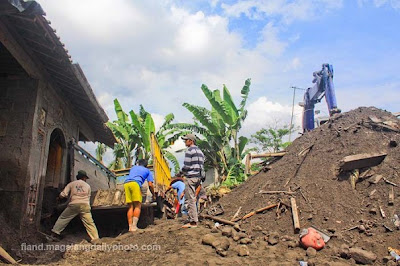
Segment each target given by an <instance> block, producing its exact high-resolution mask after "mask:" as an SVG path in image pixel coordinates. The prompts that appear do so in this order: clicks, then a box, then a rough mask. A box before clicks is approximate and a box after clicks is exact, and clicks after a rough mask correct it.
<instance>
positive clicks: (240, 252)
mask: <svg viewBox="0 0 400 266" xmlns="http://www.w3.org/2000/svg"><path fill="white" fill-rule="evenodd" d="M249 255H250V251H249V248H248V247H247V246H246V245H240V246H239V248H238V256H240V257H244V256H249Z"/></svg>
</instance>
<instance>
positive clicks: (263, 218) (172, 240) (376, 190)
mask: <svg viewBox="0 0 400 266" xmlns="http://www.w3.org/2000/svg"><path fill="white" fill-rule="evenodd" d="M376 118H378V119H380V120H381V122H376V121H377V120H376ZM373 121H375V122H373ZM399 124H400V123H399V120H398V118H396V117H394V116H393V115H392V114H391V113H389V112H385V111H383V110H380V109H376V108H373V107H369V108H366V107H361V108H358V109H355V110H352V111H350V112H347V113H343V114H338V115H335V116H334V117H333V118H331V119H330V120H329V122H327V123H326V124H324V125H322V126H321V127H319V128H317V129H315V130H314V131H312V132H309V133H306V134H304V135H303V136H300V137H299V138H297V139H296V140H295V141H294V142H293V144H292V145H291V146H290V147H289V148H288V150H287V154H286V155H285V156H284V157H283V158H282V159H281V160H279V161H277V162H275V163H274V164H272V165H271V170H269V171H267V172H260V173H259V174H257V175H255V176H252V177H250V178H249V180H248V181H247V182H245V183H244V184H242V185H241V186H239V187H237V188H235V189H233V190H232V192H230V193H229V194H227V195H225V196H224V197H222V198H221V200H220V201H219V202H218V203H219V204H221V205H222V207H223V209H224V213H223V214H222V215H221V216H218V217H221V218H224V219H227V220H230V219H231V218H232V216H233V215H234V214H235V213H236V212H237V210H238V209H239V208H240V207H241V211H240V214H239V217H242V216H244V215H245V214H247V213H249V212H251V211H254V210H257V209H259V208H262V207H265V206H268V205H270V204H274V203H279V202H281V203H280V208H279V211H277V208H273V209H271V210H269V211H265V212H263V213H258V214H255V215H253V216H252V217H250V218H248V219H245V220H240V221H238V224H239V225H240V228H241V229H242V232H237V230H234V229H233V228H232V227H230V226H217V227H216V224H215V222H213V221H210V220H202V221H201V223H200V226H199V227H198V228H192V229H181V225H182V223H181V222H182V221H181V220H164V219H156V220H155V224H154V225H149V226H147V227H146V228H145V229H142V230H140V231H139V232H135V233H133V234H132V233H125V234H124V230H125V231H126V228H124V227H125V226H124V223H123V222H120V223H119V224H120V225H119V226H118V228H115V227H114V228H113V229H112V230H108V231H107V228H109V227H111V225H109V224H107V225H103V226H102V225H99V229H100V230H99V231H100V236H102V239H101V243H98V245H91V244H90V243H89V242H87V240H82V239H85V238H86V239H87V235H86V234H85V232H84V230H83V227H82V225H81V224H79V221H78V224H77V225H76V226H75V227H74V228H75V229H70V230H69V231H67V236H66V237H65V239H63V240H62V241H61V242H56V243H47V242H46V240H45V239H44V237H40V236H37V235H36V236H35V237H32V238H31V239H26V238H25V239H20V238H17V237H14V236H16V235H18V234H17V232H15V231H13V230H12V228H8V227H7V226H0V233H1V236H2V238H1V239H0V244H1V245H2V246H3V248H5V249H6V250H7V251H9V252H10V254H11V255H13V256H14V258H16V259H21V263H27V264H51V265H76V264H81V265H89V264H105V265H117V264H118V265H120V264H124V263H129V264H132V263H133V264H139V265H145V264H146V265H148V264H150V265H159V264H166V265H170V264H176V265H221V264H245V265H254V264H262V265H265V264H268V265H299V261H307V262H308V265H354V264H356V263H364V264H373V265H396V264H395V262H394V260H393V259H391V258H390V257H388V250H387V248H388V247H393V248H399V247H400V234H399V232H400V231H399V230H397V229H396V228H395V226H394V224H393V221H392V217H393V216H394V214H395V213H397V214H399V210H398V206H399V204H400V198H399V187H398V186H393V185H391V184H389V183H388V182H391V183H393V184H399V185H400V177H399V175H400V164H399V162H400V147H399V144H400V130H399V128H400V127H399ZM377 152H379V153H382V152H384V153H387V155H386V157H385V159H384V160H383V162H381V163H380V164H379V165H376V166H373V167H366V168H363V169H360V178H359V180H358V182H357V184H356V189H355V190H354V189H353V188H352V186H351V183H350V181H349V173H347V172H345V173H341V174H339V173H338V165H339V161H340V160H341V159H343V157H345V156H348V155H354V154H359V153H377ZM376 175H382V176H383V178H382V179H381V180H380V181H379V182H378V183H376V184H373V183H371V182H370V181H371V180H372V179H373V178H374V177H376ZM384 179H385V180H387V181H388V182H385V180H384ZM392 189H393V191H394V203H393V204H389V192H390V191H391V190H392ZM261 190H264V191H272V190H274V191H276V190H280V191H290V192H293V194H291V195H287V194H282V193H281V194H263V193H260V191H261ZM290 197H294V198H295V199H296V202H297V207H298V211H299V218H300V225H301V228H307V227H309V226H316V227H317V228H319V229H322V230H324V231H326V232H328V233H329V234H330V235H331V239H330V240H329V242H328V243H327V245H326V246H325V248H324V249H322V250H320V251H318V252H316V251H315V250H306V249H304V248H302V247H300V246H299V235H298V233H295V232H294V229H293V220H292V214H291V210H290ZM285 204H286V205H287V206H286V205H285ZM381 209H382V211H383V212H384V214H385V217H383V216H382V214H381V211H380V210H381ZM205 212H207V210H205ZM0 218H1V217H0ZM112 219H115V220H118V221H125V217H124V216H123V215H122V216H121V217H109V221H110V220H112ZM95 220H96V218H95ZM0 224H3V222H2V220H0ZM217 225H218V224H217ZM350 228H353V229H351V230H348V229H350ZM121 231H122V234H120V232H121ZM24 241H26V242H29V243H36V244H38V245H41V244H42V243H43V244H42V245H43V246H46V245H47V244H51V246H49V247H51V248H53V249H54V248H56V249H61V250H57V251H54V250H52V251H50V250H46V251H44V250H39V251H38V250H27V248H26V247H25V250H21V249H22V248H23V247H22V246H21V243H23V242H24ZM42 249H43V248H42ZM65 249H68V250H65Z"/></svg>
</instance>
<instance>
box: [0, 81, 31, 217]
mask: <svg viewBox="0 0 400 266" xmlns="http://www.w3.org/2000/svg"><path fill="white" fill-rule="evenodd" d="M36 97H37V81H35V80H32V79H29V78H20V79H15V78H14V79H11V78H7V77H4V78H0V150H1V152H0V206H1V211H2V212H3V214H4V217H5V218H6V220H8V221H9V222H10V223H11V224H15V223H18V222H19V221H20V219H21V213H22V208H23V205H24V192H25V179H26V176H27V175H28V164H29V154H30V149H31V146H32V121H33V116H34V109H35V101H36Z"/></svg>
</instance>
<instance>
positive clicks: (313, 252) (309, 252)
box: [306, 247, 317, 258]
mask: <svg viewBox="0 0 400 266" xmlns="http://www.w3.org/2000/svg"><path fill="white" fill-rule="evenodd" d="M306 254H307V257H309V258H312V257H315V256H316V255H317V250H315V249H314V248H312V247H308V248H307V251H306Z"/></svg>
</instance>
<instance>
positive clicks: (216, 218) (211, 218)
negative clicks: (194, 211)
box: [201, 214, 237, 226]
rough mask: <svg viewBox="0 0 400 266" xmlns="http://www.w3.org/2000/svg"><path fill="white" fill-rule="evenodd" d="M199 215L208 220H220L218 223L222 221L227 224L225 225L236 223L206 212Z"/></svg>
mask: <svg viewBox="0 0 400 266" xmlns="http://www.w3.org/2000/svg"><path fill="white" fill-rule="evenodd" d="M201 217H203V218H205V219H210V220H213V221H216V222H220V223H223V224H227V225H232V226H235V225H237V223H235V222H231V221H228V220H225V219H222V218H219V217H215V216H211V215H208V214H203V215H201Z"/></svg>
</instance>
